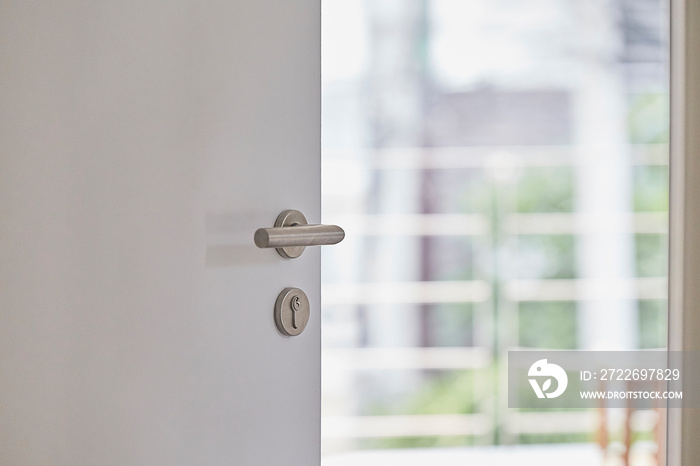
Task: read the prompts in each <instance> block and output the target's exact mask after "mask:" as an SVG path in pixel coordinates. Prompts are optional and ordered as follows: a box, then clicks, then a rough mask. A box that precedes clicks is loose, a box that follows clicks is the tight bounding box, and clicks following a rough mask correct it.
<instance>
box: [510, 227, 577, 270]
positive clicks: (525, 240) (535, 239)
mask: <svg viewBox="0 0 700 466" xmlns="http://www.w3.org/2000/svg"><path fill="white" fill-rule="evenodd" d="M516 241H517V242H516V245H517V246H516V250H517V253H518V255H519V256H520V258H519V260H518V271H517V274H516V277H517V278H520V279H539V278H543V279H556V278H575V277H576V249H575V248H576V242H575V241H576V238H575V237H574V236H572V235H519V236H518V237H517V240H516Z"/></svg>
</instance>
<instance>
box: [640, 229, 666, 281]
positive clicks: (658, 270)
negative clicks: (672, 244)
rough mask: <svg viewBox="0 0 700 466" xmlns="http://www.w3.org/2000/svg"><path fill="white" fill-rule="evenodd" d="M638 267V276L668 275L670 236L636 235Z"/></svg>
mask: <svg viewBox="0 0 700 466" xmlns="http://www.w3.org/2000/svg"><path fill="white" fill-rule="evenodd" d="M635 254H636V269H637V271H636V272H637V276H638V277H666V276H667V275H668V236H667V235H665V234H662V235H636V236H635Z"/></svg>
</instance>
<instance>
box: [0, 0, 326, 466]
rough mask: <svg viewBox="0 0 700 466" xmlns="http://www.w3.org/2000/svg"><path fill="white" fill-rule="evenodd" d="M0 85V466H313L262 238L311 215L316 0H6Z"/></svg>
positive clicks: (315, 280)
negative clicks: (293, 213) (258, 238)
mask: <svg viewBox="0 0 700 466" xmlns="http://www.w3.org/2000/svg"><path fill="white" fill-rule="evenodd" d="M0 84H1V85H0V463H1V464H3V465H71V466H74V465H86V466H87V465H101V466H107V465H119V466H124V465H149V466H152V465H188V466H189V465H200V464H201V465H241V466H244V465H250V466H263V465H264V466H274V465H313V464H318V463H319V461H320V460H319V450H320V449H319V438H320V312H319V306H320V299H319V298H320V296H319V293H320V291H319V267H320V261H319V250H318V248H309V249H307V251H306V252H305V253H304V254H303V255H302V257H300V258H298V259H294V260H289V259H283V258H282V257H280V256H279V255H277V253H276V252H275V250H274V249H266V250H263V249H257V248H256V247H255V245H254V244H253V233H254V231H255V230H256V229H257V228H259V227H268V226H272V224H273V223H274V220H275V217H276V216H277V214H278V213H279V212H280V211H282V210H284V209H298V210H300V211H302V212H303V213H304V214H305V215H306V217H307V218H308V220H309V221H310V222H311V223H318V221H319V220H320V219H319V215H320V196H319V192H320V158H319V145H320V102H319V101H320V92H319V87H320V2H319V1H318V0H294V1H287V0H256V1H243V0H229V1H214V2H190V1H182V0H168V1H164V0H148V1H143V0H140V1H134V0H124V1H119V2H108V1H103V0H99V1H92V2H52V1H48V0H40V1H34V2H2V3H1V4H0ZM289 286H294V287H299V288H301V289H303V290H304V291H305V292H306V294H307V295H308V297H309V300H310V303H311V318H310V322H309V325H308V327H307V328H306V330H305V331H304V332H303V333H302V334H301V335H299V336H297V337H283V336H282V335H281V334H280V332H278V330H277V329H276V327H275V324H274V321H273V305H274V303H275V299H276V298H277V295H278V293H279V292H280V291H281V290H282V289H283V288H285V287H289Z"/></svg>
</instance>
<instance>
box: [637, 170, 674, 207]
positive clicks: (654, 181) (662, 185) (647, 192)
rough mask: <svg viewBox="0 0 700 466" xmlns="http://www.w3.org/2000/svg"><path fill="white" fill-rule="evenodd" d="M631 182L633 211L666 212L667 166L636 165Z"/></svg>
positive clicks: (667, 197)
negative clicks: (632, 184)
mask: <svg viewBox="0 0 700 466" xmlns="http://www.w3.org/2000/svg"><path fill="white" fill-rule="evenodd" d="M633 183H634V186H633V197H634V199H633V204H634V211H635V212H668V200H669V195H668V194H669V190H668V167H666V166H659V165H651V166H643V167H636V168H635V169H634V178H633Z"/></svg>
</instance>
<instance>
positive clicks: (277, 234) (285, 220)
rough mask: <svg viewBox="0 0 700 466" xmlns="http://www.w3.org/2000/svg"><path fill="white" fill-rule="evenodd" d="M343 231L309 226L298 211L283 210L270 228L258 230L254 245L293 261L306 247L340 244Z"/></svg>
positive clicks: (343, 235) (326, 226)
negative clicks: (274, 251)
mask: <svg viewBox="0 0 700 466" xmlns="http://www.w3.org/2000/svg"><path fill="white" fill-rule="evenodd" d="M343 238H345V231H343V229H342V228H340V227H339V226H336V225H309V224H308V223H307V221H306V217H304V214H302V213H301V212H299V211H298V210H285V211H284V212H282V213H281V214H279V216H278V217H277V220H276V221H275V226H274V227H272V228H258V230H257V231H256V232H255V237H254V240H255V245H256V246H257V247H259V248H276V249H277V252H278V253H279V255H280V256H282V257H285V258H287V259H295V258H297V257H299V256H301V254H302V253H303V252H304V249H305V248H306V246H322V245H328V244H337V243H340V242H341V241H342V240H343Z"/></svg>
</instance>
